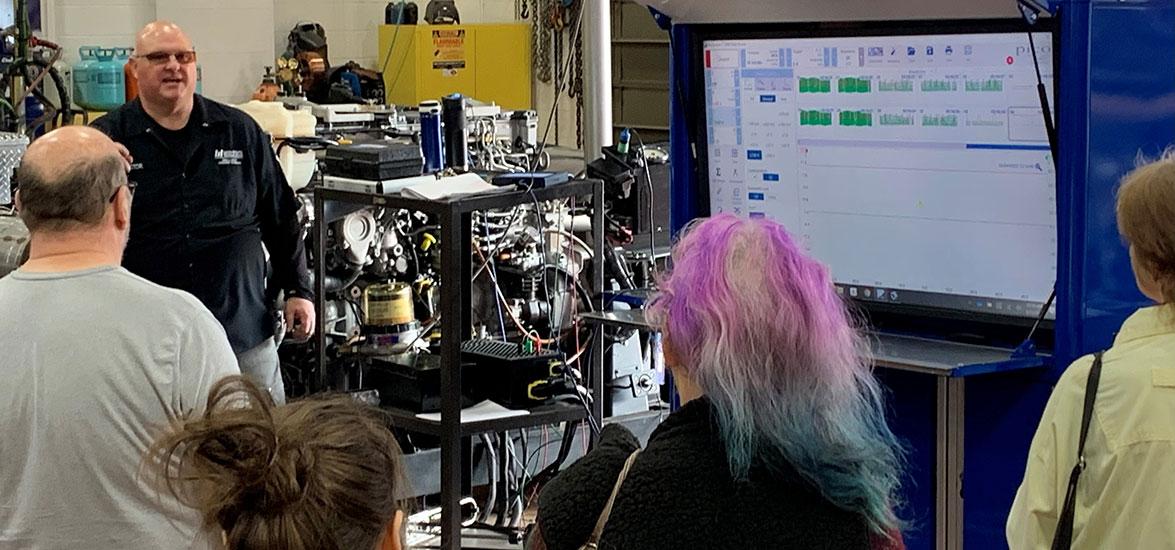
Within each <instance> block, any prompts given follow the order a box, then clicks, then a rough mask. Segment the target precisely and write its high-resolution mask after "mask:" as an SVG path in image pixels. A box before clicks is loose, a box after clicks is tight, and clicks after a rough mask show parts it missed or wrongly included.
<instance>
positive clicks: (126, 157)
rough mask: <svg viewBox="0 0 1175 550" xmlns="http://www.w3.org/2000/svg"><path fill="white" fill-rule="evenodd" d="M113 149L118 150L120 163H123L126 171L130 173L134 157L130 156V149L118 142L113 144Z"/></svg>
mask: <svg viewBox="0 0 1175 550" xmlns="http://www.w3.org/2000/svg"><path fill="white" fill-rule="evenodd" d="M114 147H115V148H117V149H118V154H120V155H122V163H123V165H124V167H125V168H126V171H127V172H130V171H131V163H133V162H135V157H132V156H131V151H130V149H127V148H126V145H123V144H121V143H118V142H115V143H114Z"/></svg>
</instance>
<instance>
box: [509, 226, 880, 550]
mask: <svg viewBox="0 0 1175 550" xmlns="http://www.w3.org/2000/svg"><path fill="white" fill-rule="evenodd" d="M672 259H673V271H672V273H671V274H670V275H668V277H666V278H665V279H664V280H663V281H661V285H660V292H659V294H658V295H657V296H656V297H655V298H654V300H653V302H652V304H651V307H650V310H649V313H650V315H651V316H652V318H653V320H654V321H655V322H656V323H657V324H658V325H659V326H660V328H661V330H662V333H663V336H664V344H665V362H666V364H667V365H668V366H669V367H670V368H671V369H672V371H673V376H674V380H675V382H676V383H677V388H678V391H679V393H680V396H681V401H682V403H683V405H682V407H681V409H680V410H678V411H677V412H674V413H673V414H672V415H670V416H669V418H668V419H666V420H665V422H664V423H663V424H661V426H659V427H658V428H657V429H656V431H654V432H653V434H652V436H651V437H650V439H649V443H648V445H647V446H646V447H645V448H644V450H643V451H641V452H640V453H639V454H636V455H635V458H631V457H633V456H634V455H633V452H634V451H636V450H637V449H639V444H638V442H637V441H636V438H635V437H633V435H632V434H631V433H630V432H628V431H627V430H625V429H624V428H622V427H620V426H618V425H615V424H612V425H609V426H608V427H606V428H604V430H603V432H602V433H601V439H600V444H599V446H598V447H597V448H596V449H595V450H594V451H593V452H592V453H589V455H588V456H586V457H585V458H583V459H581V460H580V461H579V462H577V463H575V464H573V465H572V466H571V467H570V468H568V470H567V471H565V472H563V473H562V474H561V475H560V476H558V477H556V478H555V479H554V480H552V482H551V483H550V484H549V485H548V486H547V487H546V488H545V489H544V490H543V492H542V493H541V494H540V496H539V513H538V520H537V530H536V531H535V532H534V533H532V535H531V537H530V539H529V541H528V544H529V545H530V548H547V549H550V550H575V549H578V548H580V546H581V545H583V544H585V542H587V541H589V537H591V536H592V533H593V530H594V529H596V526H597V525H598V524H599V523H598V522H599V521H600V518H601V517H605V520H604V521H603V522H602V525H603V529H602V531H599V539H598V540H592V541H591V542H596V543H598V547H599V548H601V549H608V550H613V549H623V550H645V549H661V548H664V549H678V548H708V549H726V548H729V549H752V548H753V549H772V548H797V549H798V548H804V549H808V548H846V549H869V548H901V547H902V542H901V535H900V531H899V528H900V522H899V521H898V519H897V517H896V516H895V514H894V511H893V510H894V505H895V499H896V492H897V489H898V478H899V473H900V463H901V450H900V448H899V445H898V443H897V441H896V440H895V438H894V435H893V433H892V432H891V431H890V429H889V427H888V426H887V424H886V421H885V416H884V410H883V402H882V392H881V389H880V388H879V386H878V383H877V381H876V380H875V379H874V378H873V374H872V372H871V370H870V369H871V362H870V358H869V353H868V350H869V347H868V345H867V342H866V341H865V339H864V338H863V337H862V335H861V334H860V333H858V332H857V330H856V329H855V328H854V325H853V323H852V322H851V315H850V314H849V312H848V311H847V309H846V306H845V304H844V303H843V302H842V300H841V299H840V298H839V297H838V296H837V294H836V292H835V289H834V287H833V285H832V281H831V279H830V278H829V275H828V270H827V269H826V268H825V267H824V266H823V265H821V264H820V263H818V262H816V261H814V260H812V259H811V258H809V257H808V256H807V255H805V254H804V253H803V252H802V250H801V248H800V247H799V245H798V244H797V243H796V242H795V241H794V240H793V239H792V237H791V236H790V235H788V233H787V231H785V230H784V228H783V227H782V226H780V225H779V224H777V223H775V222H772V221H768V220H762V219H752V220H747V219H741V218H737V217H734V216H731V215H721V216H717V217H713V218H709V219H707V220H704V221H702V222H701V223H698V224H696V225H694V226H693V227H692V228H691V229H688V230H687V231H686V232H685V234H684V236H683V237H682V238H681V240H680V241H679V242H678V243H677V244H676V246H675V247H674V250H673V258H672ZM626 464H627V465H626ZM621 472H626V473H625V474H624V475H622V474H621ZM618 479H622V481H621V483H619V484H617V483H616V482H617V480H618ZM614 490H615V493H613V491H614ZM610 495H614V501H612V507H611V508H610V514H609V513H603V514H602V513H601V512H602V511H603V510H605V509H606V508H607V507H606V503H607V502H608V501H609V499H610Z"/></svg>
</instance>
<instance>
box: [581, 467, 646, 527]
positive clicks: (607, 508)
mask: <svg viewBox="0 0 1175 550" xmlns="http://www.w3.org/2000/svg"><path fill="white" fill-rule="evenodd" d="M639 454H641V450H640V449H637V450H635V451H633V452H632V454H630V455H628V460H626V461H625V462H624V469H623V470H620V475H619V476H617V478H616V485H614V486H613V487H612V495H611V496H609V497H608V502H607V503H606V504H604V511H602V512H600V518H599V519H597V520H596V528H595V529H592V534H591V536H590V537H588V540H587V543H586V544H584V545H583V547H582V550H596V548H597V545H599V544H600V537H601V536H603V535H604V526H605V525H607V524H608V518H609V517H611V516H612V504H613V503H615V502H616V495H617V494H619V493H620V486H621V485H624V478H626V477H628V470H629V468H632V463H633V462H636V457H637V455H639Z"/></svg>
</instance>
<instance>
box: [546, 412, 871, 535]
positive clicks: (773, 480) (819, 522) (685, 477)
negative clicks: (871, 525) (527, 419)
mask: <svg viewBox="0 0 1175 550" xmlns="http://www.w3.org/2000/svg"><path fill="white" fill-rule="evenodd" d="M638 447H639V443H638V441H637V439H636V438H635V437H634V436H633V435H632V433H631V432H629V431H628V430H627V429H626V428H624V427H622V426H618V425H615V424H612V425H609V426H607V427H605V428H604V431H603V432H602V433H601V438H600V444H599V446H598V447H597V448H596V449H595V450H593V451H592V452H591V453H589V454H588V455H587V456H585V457H584V458H582V459H580V460H579V461H577V462H576V463H575V464H572V465H571V466H570V467H569V468H568V469H567V470H566V471H564V472H563V473H561V474H559V475H558V476H557V477H556V478H555V479H553V480H552V481H551V482H550V483H549V484H548V485H547V487H546V488H544V489H543V491H542V493H540V495H539V513H538V526H539V531H540V532H541V533H542V537H543V539H544V540H545V542H546V546H547V549H548V550H577V549H578V548H579V546H580V545H582V544H583V543H584V542H585V541H586V540H587V537H588V534H589V533H590V532H591V530H592V528H593V527H594V526H595V523H596V519H597V518H598V517H599V515H600V511H601V510H602V509H603V507H604V502H605V501H606V500H607V499H608V495H609V494H611V492H612V487H613V485H614V483H615V481H616V477H617V475H618V474H619V473H620V470H621V469H622V468H623V466H624V462H625V460H626V459H627V458H628V455H629V454H630V453H631V452H632V451H633V450H635V449H637V448H638ZM870 539H871V537H870V535H869V530H868V528H867V527H866V524H865V521H864V519H863V518H862V517H861V516H860V515H858V514H854V513H852V512H848V511H845V510H842V509H840V508H837V507H836V506H834V505H833V504H832V503H831V502H829V501H828V500H827V499H825V498H824V497H823V496H821V495H820V493H819V492H818V491H817V490H816V488H815V487H814V486H812V485H811V483H809V482H807V481H805V480H803V479H802V478H801V477H800V476H799V475H798V474H797V473H796V472H795V470H794V469H791V468H787V469H786V470H785V471H783V472H779V473H769V472H768V471H767V469H766V468H763V467H761V466H753V467H752V469H751V473H750V476H749V480H747V481H744V482H735V481H734V480H733V479H732V477H731V475H730V469H729V466H728V464H727V459H726V451H725V447H724V445H723V443H722V438H721V437H720V433H719V430H718V427H717V423H716V421H715V414H714V411H713V408H712V405H711V404H710V402H709V401H708V400H706V399H705V398H703V399H698V400H695V401H691V402H690V403H687V404H686V405H685V406H683V407H682V408H681V410H679V411H677V412H675V413H673V414H672V415H670V416H669V418H667V419H666V420H665V422H664V423H662V424H661V426H659V427H658V428H657V430H656V431H654V432H653V435H652V436H651V437H650V438H649V444H648V446H647V448H646V449H645V450H644V451H643V452H642V453H641V454H640V456H639V457H637V459H636V462H635V463H633V466H632V469H631V470H630V471H629V474H628V478H627V479H626V480H625V482H624V485H623V486H622V488H621V490H620V493H619V495H618V496H617V498H616V503H615V505H614V508H613V510H612V516H611V518H610V519H609V520H608V524H607V527H606V528H605V529H604V535H603V538H602V539H601V541H600V546H599V547H600V550H646V549H648V550H660V549H665V550H683V549H726V548H729V549H732V550H733V549H739V550H744V549H771V548H780V549H783V548H788V549H791V548H797V549H798V548H803V549H842V548H843V549H867V548H869V547H870Z"/></svg>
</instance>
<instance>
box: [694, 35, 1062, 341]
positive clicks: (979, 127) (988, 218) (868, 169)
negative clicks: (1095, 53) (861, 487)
mask: <svg viewBox="0 0 1175 550" xmlns="http://www.w3.org/2000/svg"><path fill="white" fill-rule="evenodd" d="M944 27H949V28H950V31H949V32H943V31H942V29H943V28H944ZM721 29H722V30H718V29H711V30H710V31H709V32H707V33H705V34H704V35H703V37H702V38H701V39H700V40H699V43H700V46H701V47H700V51H699V52H697V53H698V54H699V61H700V64H701V65H702V66H701V67H700V68H699V70H700V75H699V76H700V77H701V78H700V80H696V81H697V82H701V83H704V85H705V133H706V147H704V151H699V153H704V154H702V155H700V156H701V158H700V164H701V166H702V171H703V172H704V174H705V175H706V176H707V177H706V178H703V181H704V182H706V185H707V189H706V191H705V193H706V194H708V197H709V209H710V212H711V213H712V214H716V213H720V212H732V213H735V214H738V215H742V216H750V217H769V218H772V219H775V220H777V221H779V222H781V223H782V224H784V225H785V226H786V227H787V228H788V229H789V230H790V231H791V232H792V233H793V234H794V235H795V236H797V237H798V238H799V239H802V241H803V245H804V246H805V247H806V248H807V250H808V251H810V253H811V254H813V255H814V256H815V257H816V258H818V259H820V260H822V261H823V262H825V263H826V264H827V265H828V266H829V268H830V270H831V272H832V276H833V279H834V282H835V283H836V285H837V290H838V292H840V293H843V294H844V295H845V296H847V297H850V298H854V299H856V300H860V301H863V302H865V303H867V304H870V305H881V304H884V305H886V306H892V307H891V309H893V308H894V307H896V308H897V309H901V308H903V307H905V308H910V309H929V310H933V311H939V312H955V313H959V312H962V313H964V314H967V315H972V314H983V315H985V316H988V315H990V316H996V317H1000V318H1004V319H1014V318H1032V317H1036V316H1037V315H1038V314H1039V312H1040V309H1041V308H1042V306H1043V304H1044V302H1045V300H1046V299H1047V298H1048V296H1049V294H1050V292H1051V290H1052V288H1053V283H1054V280H1055V279H1056V267H1057V217H1056V192H1055V189H1056V173H1055V170H1054V164H1053V159H1052V156H1051V151H1050V148H1049V143H1048V137H1047V134H1046V131H1045V125H1044V118H1043V115H1042V109H1041V106H1040V102H1039V99H1038V93H1037V78H1036V72H1035V70H1034V66H1033V60H1032V55H1031V50H1030V49H1029V40H1028V35H1027V32H1026V30H1027V29H1026V28H1025V27H1024V24H1023V23H1021V22H1012V21H982V22H953V23H951V24H949V25H947V24H942V25H935V24H916V23H889V24H885V26H879V25H877V24H873V25H857V26H852V25H846V26H831V27H824V28H820V29H813V28H811V27H803V26H777V27H770V28H759V29H754V30H750V31H748V30H736V29H725V28H721ZM1033 39H1034V42H1035V46H1036V49H1037V52H1038V55H1037V58H1038V59H1039V64H1040V72H1041V76H1042V77H1043V79H1044V83H1045V85H1046V87H1047V90H1048V92H1049V94H1051V93H1052V89H1053V81H1052V80H1053V54H1052V50H1053V37H1052V33H1051V32H1050V30H1049V29H1048V28H1047V27H1044V28H1042V27H1037V28H1036V29H1035V34H1034V35H1033ZM1050 98H1051V96H1050ZM1050 316H1051V313H1050Z"/></svg>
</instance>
